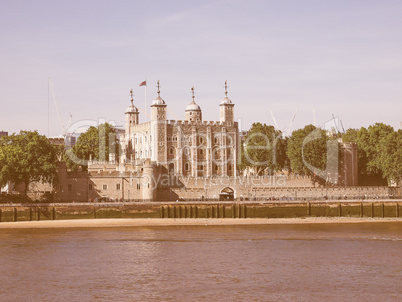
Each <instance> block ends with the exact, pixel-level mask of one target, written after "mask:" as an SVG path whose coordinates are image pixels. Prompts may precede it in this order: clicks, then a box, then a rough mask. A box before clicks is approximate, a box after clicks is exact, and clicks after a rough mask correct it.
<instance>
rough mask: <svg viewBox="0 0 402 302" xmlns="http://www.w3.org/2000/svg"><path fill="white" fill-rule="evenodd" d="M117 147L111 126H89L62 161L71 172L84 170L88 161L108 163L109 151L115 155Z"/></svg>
mask: <svg viewBox="0 0 402 302" xmlns="http://www.w3.org/2000/svg"><path fill="white" fill-rule="evenodd" d="M118 145H119V144H118V141H117V138H116V132H115V129H114V128H113V126H112V125H110V124H108V123H105V124H101V125H99V126H98V127H93V126H91V127H89V128H88V130H87V131H85V132H84V133H82V134H81V135H80V136H79V137H78V139H77V143H76V144H75V145H74V147H72V148H71V149H70V150H67V151H66V154H65V155H64V160H65V161H66V163H67V167H68V168H69V169H71V170H74V171H77V170H78V169H80V168H81V169H83V170H86V169H87V168H88V163H87V161H88V160H90V159H92V160H98V161H108V160H109V153H110V151H111V150H113V152H114V153H115V154H116V155H117V154H118Z"/></svg>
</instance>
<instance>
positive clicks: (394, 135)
mask: <svg viewBox="0 0 402 302" xmlns="http://www.w3.org/2000/svg"><path fill="white" fill-rule="evenodd" d="M378 149H379V158H378V162H379V165H380V167H381V171H382V176H383V177H384V178H386V179H387V181H388V184H392V183H395V184H398V183H399V182H400V181H401V180H402V130H401V129H399V130H398V131H394V132H391V133H389V134H388V135H387V136H384V137H382V138H381V139H380V144H379V148H378Z"/></svg>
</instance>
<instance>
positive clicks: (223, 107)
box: [219, 81, 234, 124]
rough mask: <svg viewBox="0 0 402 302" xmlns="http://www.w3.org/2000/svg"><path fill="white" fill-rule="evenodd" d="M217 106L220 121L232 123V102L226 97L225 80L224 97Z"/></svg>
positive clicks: (226, 87)
mask: <svg viewBox="0 0 402 302" xmlns="http://www.w3.org/2000/svg"><path fill="white" fill-rule="evenodd" d="M219 107H220V121H221V122H225V123H231V124H233V122H234V104H233V103H232V101H231V100H230V99H229V98H228V85H227V81H225V97H224V99H223V100H222V101H221V103H220V104H219Z"/></svg>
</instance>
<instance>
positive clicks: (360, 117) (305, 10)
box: [0, 0, 402, 136]
mask: <svg viewBox="0 0 402 302" xmlns="http://www.w3.org/2000/svg"><path fill="white" fill-rule="evenodd" d="M401 15H402V1H399V0H394V1H392V0H384V1H378V0H375V1H372V0H346V1H344V0H339V1H329V0H326V1H325V0H324V1H323V0H314V1H312V0H281V1H279V0H278V1H253V0H251V1H245V0H242V1H239V0H223V1H208V0H206V1H185V0H183V1H174V0H173V1H161V0H160V1H152V0H151V1H134V0H132V1H128V0H127V1H105V0H104V1H95V0H89V1H86V0H81V1H75V0H71V1H50V0H49V1H42V0H37V1H18V0H13V1H11V0H2V1H1V2H0V28H1V30H0V83H1V84H0V85H1V86H0V87H1V89H0V131H1V130H4V131H8V132H9V133H13V132H18V131H19V130H21V129H26V130H38V131H39V132H40V133H41V134H46V135H47V134H48V132H49V134H50V136H57V135H60V134H61V133H62V126H61V125H60V122H59V119H58V115H57V110H56V105H55V103H54V99H53V95H52V94H51V93H49V85H48V79H49V77H51V78H52V80H53V87H54V91H55V96H56V99H57V106H58V108H59V112H60V119H61V124H62V125H63V126H65V125H66V124H67V122H68V120H69V115H70V113H71V115H72V121H71V122H72V123H77V122H79V121H87V120H93V121H97V120H99V119H105V120H106V121H112V122H114V123H116V124H117V125H124V111H125V109H126V108H127V106H128V105H129V104H130V96H129V91H130V89H133V90H134V95H135V96H134V98H135V100H134V104H135V105H136V106H137V107H138V108H139V109H140V110H141V111H142V113H141V118H140V119H141V120H144V115H145V112H144V107H145V87H139V83H140V82H142V81H144V80H145V79H146V80H147V81H148V87H147V102H148V104H147V105H148V106H149V105H150V103H151V102H152V100H153V99H154V98H155V97H156V88H155V85H156V81H157V80H160V82H161V86H162V87H161V97H162V98H163V99H164V100H165V102H166V103H167V105H168V112H169V113H168V119H179V120H180V119H184V109H185V107H186V106H187V105H188V104H189V103H190V101H191V87H192V86H194V88H195V100H196V102H197V103H198V104H199V105H200V106H201V108H202V110H203V119H204V120H219V102H220V101H221V99H222V98H223V97H224V88H223V86H224V81H225V80H227V81H228V85H229V94H228V96H229V98H230V99H231V100H232V101H233V102H234V103H235V116H236V119H238V120H239V122H240V123H241V128H242V129H243V130H247V129H248V128H249V127H250V126H251V124H252V123H253V122H257V121H258V122H262V123H267V124H272V125H274V124H275V122H274V121H273V117H272V115H273V116H274V117H275V120H276V124H277V127H278V128H280V129H281V130H285V131H286V130H288V131H289V132H291V131H292V130H295V129H298V128H301V127H304V125H307V124H310V123H314V120H315V122H316V124H317V125H320V126H324V125H325V123H326V122H327V121H329V120H330V119H331V118H332V115H334V116H336V117H339V119H340V120H341V121H342V124H343V126H344V128H345V129H346V128H351V127H352V128H359V127H361V126H364V127H367V126H369V125H371V124H374V123H376V122H383V123H386V124H389V125H391V126H393V127H394V128H395V129H398V128H399V127H400V122H401V121H402V18H401ZM147 111H148V113H149V108H148V109H147ZM296 111H297V114H296V115H295V116H294V114H295V112H296ZM48 112H49V116H50V118H49V120H48ZM271 112H272V115H271ZM293 117H294V121H293V123H292V124H290V123H291V120H292V118H293ZM314 117H315V118H314ZM148 120H149V119H148ZM48 122H49V125H50V127H49V128H50V129H49V131H48Z"/></svg>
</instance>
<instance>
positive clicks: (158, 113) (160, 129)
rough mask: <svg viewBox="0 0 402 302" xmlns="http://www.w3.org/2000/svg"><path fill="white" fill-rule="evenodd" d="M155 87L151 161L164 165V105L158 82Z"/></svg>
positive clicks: (152, 110) (165, 155)
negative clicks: (156, 91)
mask: <svg viewBox="0 0 402 302" xmlns="http://www.w3.org/2000/svg"><path fill="white" fill-rule="evenodd" d="M156 87H157V88H158V96H157V97H156V99H155V100H154V101H153V102H152V105H151V146H152V149H151V160H152V161H156V162H158V163H162V164H164V163H166V162H167V150H166V104H165V101H164V100H163V99H162V98H161V96H160V93H161V92H160V85H159V81H158V84H157V86H156Z"/></svg>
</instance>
